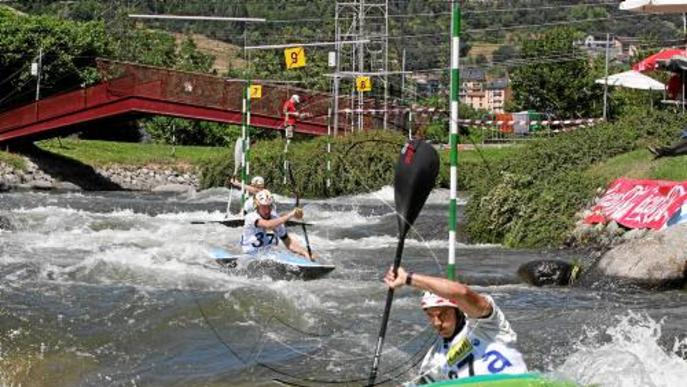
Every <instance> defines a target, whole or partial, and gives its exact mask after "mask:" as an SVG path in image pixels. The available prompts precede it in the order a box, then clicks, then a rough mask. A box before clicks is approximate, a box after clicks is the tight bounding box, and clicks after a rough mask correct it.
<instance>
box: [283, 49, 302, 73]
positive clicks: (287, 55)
mask: <svg viewBox="0 0 687 387" xmlns="http://www.w3.org/2000/svg"><path fill="white" fill-rule="evenodd" d="M284 60H285V61H286V68H287V69H297V68H299V67H305V50H304V49H303V47H292V48H287V49H284Z"/></svg>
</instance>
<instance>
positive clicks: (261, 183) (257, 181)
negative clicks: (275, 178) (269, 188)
mask: <svg viewBox="0 0 687 387" xmlns="http://www.w3.org/2000/svg"><path fill="white" fill-rule="evenodd" d="M250 185H255V186H260V187H264V186H265V179H263V178H262V176H255V177H253V178H252V179H251V181H250Z"/></svg>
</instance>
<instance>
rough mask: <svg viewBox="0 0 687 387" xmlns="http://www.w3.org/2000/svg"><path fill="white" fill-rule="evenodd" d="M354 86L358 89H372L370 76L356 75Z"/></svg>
mask: <svg viewBox="0 0 687 387" xmlns="http://www.w3.org/2000/svg"><path fill="white" fill-rule="evenodd" d="M355 88H356V89H357V90H358V91H372V80H371V79H370V77H362V76H361V77H357V78H356V79H355Z"/></svg>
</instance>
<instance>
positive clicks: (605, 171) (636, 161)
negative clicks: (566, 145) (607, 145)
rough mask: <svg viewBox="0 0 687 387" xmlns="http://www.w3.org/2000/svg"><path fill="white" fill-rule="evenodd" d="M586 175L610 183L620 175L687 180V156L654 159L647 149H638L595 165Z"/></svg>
mask: <svg viewBox="0 0 687 387" xmlns="http://www.w3.org/2000/svg"><path fill="white" fill-rule="evenodd" d="M585 176H587V177H589V178H592V179H600V180H602V181H605V182H608V183H610V182H611V181H613V180H615V179H616V178H618V177H621V176H623V177H628V178H632V179H661V180H674V181H685V180H687V156H680V157H668V158H661V159H657V160H654V156H653V155H652V154H651V153H649V152H648V151H647V150H644V149H638V150H635V151H632V152H628V153H625V154H622V155H620V156H616V157H613V158H611V159H609V160H606V161H604V162H602V163H598V164H596V165H593V166H592V167H591V168H589V169H588V170H587V171H585Z"/></svg>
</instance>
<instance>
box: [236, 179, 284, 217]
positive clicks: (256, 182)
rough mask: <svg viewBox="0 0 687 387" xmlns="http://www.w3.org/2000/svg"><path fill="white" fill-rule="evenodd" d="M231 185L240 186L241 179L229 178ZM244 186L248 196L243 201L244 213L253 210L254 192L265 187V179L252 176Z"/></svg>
mask: <svg viewBox="0 0 687 387" xmlns="http://www.w3.org/2000/svg"><path fill="white" fill-rule="evenodd" d="M231 185H233V186H234V187H236V188H241V181H240V180H237V179H231ZM244 187H245V189H246V192H248V198H247V199H246V202H245V203H243V214H244V215H245V214H247V213H249V212H253V211H254V210H255V203H254V200H253V198H254V197H255V194H257V193H258V192H260V191H262V190H264V189H265V179H264V178H263V177H262V176H253V178H252V179H251V180H250V184H246V185H244ZM275 210H276V206H275Z"/></svg>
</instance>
